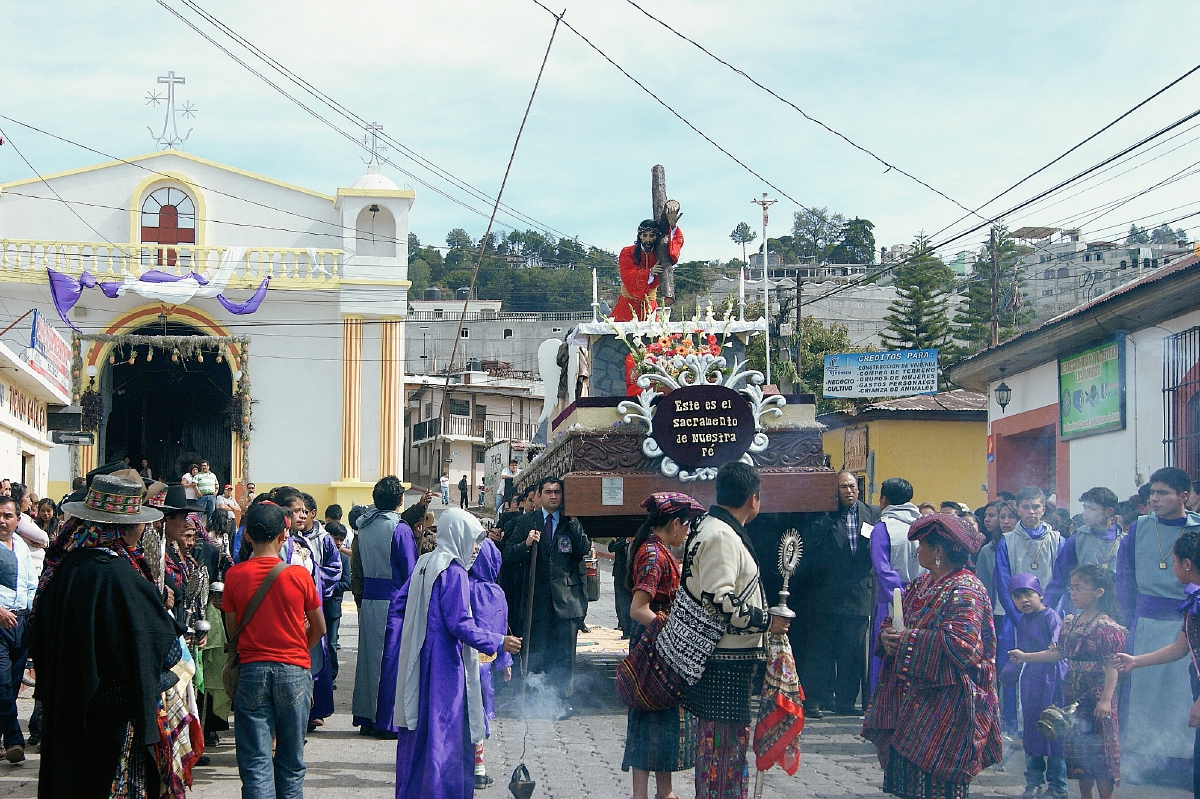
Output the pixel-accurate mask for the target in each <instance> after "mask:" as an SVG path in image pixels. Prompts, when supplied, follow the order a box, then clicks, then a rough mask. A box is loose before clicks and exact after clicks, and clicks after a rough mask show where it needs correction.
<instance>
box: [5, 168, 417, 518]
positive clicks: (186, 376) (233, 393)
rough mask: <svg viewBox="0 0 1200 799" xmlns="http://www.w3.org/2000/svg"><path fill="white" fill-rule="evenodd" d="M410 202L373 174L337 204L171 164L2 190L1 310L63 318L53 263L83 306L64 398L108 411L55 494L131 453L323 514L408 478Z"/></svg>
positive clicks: (52, 488)
mask: <svg viewBox="0 0 1200 799" xmlns="http://www.w3.org/2000/svg"><path fill="white" fill-rule="evenodd" d="M414 197H415V195H414V193H413V192H412V191H411V190H403V189H400V188H398V187H397V186H396V185H395V184H394V183H393V182H392V181H391V180H389V179H388V178H386V177H384V176H383V175H381V174H379V173H378V171H377V170H375V169H372V170H370V171H369V172H368V174H366V175H364V176H362V177H361V178H359V179H358V180H357V181H354V182H352V183H350V184H349V185H347V186H345V187H341V188H337V189H336V190H335V191H334V192H333V193H329V194H327V193H322V192H319V191H313V190H311V189H307V188H303V187H299V186H292V185H289V184H286V183H282V182H280V181H278V180H274V179H272V178H269V177H264V176H262V175H256V174H253V173H250V172H246V171H244V170H241V169H238V168H235V167H232V166H228V165H224V164H218V163H214V162H212V161H208V160H206V159H204V158H200V157H198V156H195V155H191V154H188V153H184V152H179V151H176V150H166V151H161V152H155V153H150V154H148V155H142V156H138V157H135V158H130V159H128V160H122V161H114V162H110V163H105V164H96V165H94V166H89V167H85V168H82V169H75V170H70V171H67V172H62V173H59V174H55V175H48V176H46V177H45V178H44V179H38V178H33V179H26V180H17V181H13V182H9V183H3V184H0V283H2V284H3V289H2V291H3V292H4V297H5V299H6V303H5V309H6V310H7V311H8V313H9V314H10V315H12V316H13V317H15V316H16V315H18V314H20V313H22V312H23V311H24V310H26V309H28V308H37V309H39V310H40V311H42V312H43V313H45V314H47V315H48V316H50V317H51V318H54V316H55V304H54V302H53V299H52V296H51V292H50V289H49V286H48V282H47V275H48V272H47V270H48V269H49V270H54V271H55V272H57V273H61V274H62V275H64V276H65V277H64V278H63V280H65V281H66V283H67V284H68V285H69V286H74V287H75V290H76V291H80V292H82V293H81V294H80V296H79V299H78V302H77V303H76V304H75V305H74V308H73V309H72V310H71V311H70V312H69V316H68V318H69V319H70V322H71V324H72V325H74V326H75V327H76V328H77V330H78V332H76V333H75V335H74V337H73V342H72V344H73V347H74V356H75V361H74V365H73V369H72V380H73V386H72V393H73V394H74V399H80V398H81V395H82V396H83V398H85V399H87V400H89V401H93V402H96V403H98V404H99V407H100V409H101V411H102V418H101V421H100V424H99V427H98V429H96V430H95V433H96V439H97V440H96V444H95V446H93V447H78V448H72V449H74V450H75V452H73V453H70V454H69V453H68V452H66V451H65V450H66V448H65V447H58V448H56V449H55V450H54V453H53V456H52V458H51V463H50V477H49V482H50V485H49V493H50V494H51V495H61V493H63V492H65V489H66V487H67V485H68V482H69V480H70V477H71V476H72V475H73V474H80V473H82V472H86V471H88V470H89V469H91V468H92V467H94V466H95V465H97V464H99V463H104V462H107V461H109V460H114V459H119V458H121V457H125V456H128V457H130V458H131V459H132V460H133V461H134V463H135V465H136V464H137V463H138V462H139V461H140V459H141V458H146V459H148V460H149V461H150V464H151V468H152V469H153V470H154V471H155V474H156V475H162V476H164V477H166V478H169V479H178V476H179V474H180V473H181V471H182V470H183V469H184V468H186V466H187V464H188V462H189V461H192V460H198V459H200V458H205V459H207V460H209V461H210V463H211V464H212V466H213V469H214V471H216V472H217V473H218V476H219V477H220V479H221V480H222V481H230V482H238V481H241V480H246V479H249V480H253V481H255V482H256V483H257V484H258V486H259V487H269V486H271V485H277V484H280V483H290V484H292V485H295V486H297V487H299V488H301V489H303V490H305V491H308V492H309V493H311V494H313V495H314V497H316V498H317V500H318V501H319V502H322V503H323V502H326V501H339V502H341V503H343V504H347V503H349V502H352V501H356V500H357V501H362V500H364V499H366V498H368V497H369V496H370V487H371V485H372V484H373V483H374V482H375V480H377V479H378V478H379V477H380V476H381V475H385V474H399V473H400V471H401V468H402V458H403V451H404V445H403V405H402V403H403V397H402V394H403V378H402V371H403V364H404V350H405V342H404V319H405V316H406V314H407V309H408V296H407V290H408V287H409V285H410V284H409V282H408V280H407V263H408V259H407V236H408V213H409V209H410V207H411V206H412V203H413V201H414ZM85 272H86V273H88V275H90V276H94V277H95V279H96V281H99V282H100V283H109V284H111V285H107V286H98V287H95V288H90V287H87V283H88V280H87V279H86V278H84V274H83V273H85ZM192 272H195V273H197V274H199V275H200V276H201V278H203V280H201V281H196V280H185V281H183V282H179V283H170V284H167V283H161V282H160V283H154V282H150V281H149V279H153V278H155V277H156V276H157V277H158V278H159V279H169V278H178V277H187V276H189V275H190V273H192ZM148 273H149V279H148V278H147V275H148ZM163 273H166V275H167V276H168V277H167V278H164V277H163ZM267 279H269V283H268V286H269V288H267V289H266V290H265V297H264V299H263V301H262V303H261V306H260V307H259V308H258V310H257V311H256V312H254V313H250V314H245V315H237V314H235V313H233V312H232V311H231V310H230V308H231V306H233V307H236V305H237V304H239V303H243V302H246V301H247V300H251V299H252V298H253V296H254V293H255V292H256V291H257V290H259V289H260V287H261V285H262V282H263V281H264V280H267ZM80 280H83V287H82V288H81V287H80V284H79V283H78V282H77V281H80ZM204 281H209V284H208V285H203V283H204ZM121 283H124V284H125V285H124V286H123V287H120V288H119V289H118V287H119V285H120V284H121ZM102 289H105V290H102ZM118 290H119V291H121V292H122V293H120V294H119V296H111V297H110V296H108V293H112V294H114V295H116V294H117V291H118ZM217 290H220V297H214V296H211V295H213V294H216V293H217ZM221 298H223V299H224V300H225V303H222V302H221ZM9 321H11V320H9ZM60 329H62V330H63V331H64V332H65V331H66V326H65V325H63V326H61V327H60Z"/></svg>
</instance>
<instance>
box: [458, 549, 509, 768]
mask: <svg viewBox="0 0 1200 799" xmlns="http://www.w3.org/2000/svg"><path fill="white" fill-rule="evenodd" d="M501 560H502V558H501V555H500V550H499V548H497V547H496V545H495V544H494V543H493V542H492V540H491V539H490V538H484V539H483V543H481V544H480V545H479V554H478V555H476V556H475V563H474V564H472V565H471V571H470V573H469V575H468V576H469V577H470V578H471V613H472V614H474V616H475V623H476V624H477V625H478V626H480V627H482V628H483V629H485V630H487V631H489V632H493V633H500V634H501V635H504V634H505V633H507V632H508V602H507V600H505V598H504V591H503V590H502V589H501V588H500V586H499V584H498V583H497V582H496V579H497V578H498V577H499V576H500V565H501ZM485 661H486V662H485ZM512 664H513V658H512V655H510V654H508V653H507V652H505V651H503V650H501V651H500V652H498V653H497V654H496V656H495V657H494V658H491V657H487V656H481V657H480V662H479V687H480V689H481V690H482V692H483V731H484V737H491V734H492V725H491V720H492V719H494V718H496V686H495V682H494V681H495V678H496V675H497V674H500V675H503V678H504V679H505V680H509V679H511V678H512ZM492 782H493V780H492V778H491V777H489V776H488V775H487V770H486V769H485V768H484V764H483V744H482V743H480V744H477V745H476V747H475V787H476V788H477V789H478V788H486V787H488V786H489V785H491V784H492Z"/></svg>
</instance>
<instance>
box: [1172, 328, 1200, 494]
mask: <svg viewBox="0 0 1200 799" xmlns="http://www.w3.org/2000/svg"><path fill="white" fill-rule="evenodd" d="M1163 418H1164V420H1165V426H1166V429H1165V431H1164V436H1163V447H1164V449H1165V453H1164V454H1165V456H1166V463H1167V465H1169V466H1178V467H1179V468H1180V469H1183V470H1184V471H1186V472H1187V473H1188V474H1190V475H1191V476H1192V479H1195V478H1196V476H1197V475H1198V474H1200V327H1193V328H1192V329H1191V330H1185V331H1183V332H1182V333H1176V334H1175V335H1173V336H1168V337H1166V338H1165V339H1163Z"/></svg>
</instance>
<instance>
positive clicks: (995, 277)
mask: <svg viewBox="0 0 1200 799" xmlns="http://www.w3.org/2000/svg"><path fill="white" fill-rule="evenodd" d="M988 257H989V258H990V259H991V262H992V275H991V283H992V290H991V309H990V310H991V324H990V328H991V329H990V331H989V335H988V346H989V347H994V346H996V345H997V344H999V343H1000V297H999V294H1000V272H999V268H998V266H997V264H996V227H995V226H994V225H993V226H992V235H991V237H990V238H989V239H988Z"/></svg>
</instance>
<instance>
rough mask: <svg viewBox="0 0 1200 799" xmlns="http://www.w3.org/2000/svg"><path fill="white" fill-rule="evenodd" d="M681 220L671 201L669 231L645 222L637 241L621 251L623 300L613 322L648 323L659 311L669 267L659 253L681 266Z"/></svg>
mask: <svg viewBox="0 0 1200 799" xmlns="http://www.w3.org/2000/svg"><path fill="white" fill-rule="evenodd" d="M679 216H680V212H679V203H677V202H675V201H674V200H671V201H669V202H668V203H667V208H666V213H665V214H664V217H665V220H664V221H665V222H666V229H665V230H664V227H663V226H661V225H659V223H658V222H656V221H654V220H653V219H646V220H643V221H642V223H641V224H640V225H638V232H637V241H636V242H635V243H634V244H631V245H629V246H628V247H626V248H624V249H623V250H621V256H620V258H619V259H618V264H619V266H620V268H621V298H620V299H618V300H617V304H616V305H615V306H614V307H613V313H612V318H613V321H616V322H629V321H632V320H633V319H646V318H647V317H649V316H650V314H652V313H654V311H655V310H656V309H657V308H658V288H659V285H660V284H662V283H663V282H664V281H663V270H664V267H665V264H664V263H662V262H661V261H660V260H659V253H660V252H662V251H663V250H665V251H666V253H667V255H668V258H669V260H670V265H671V266H674V265H675V264H677V263H679V252H680V250H682V249H683V231H682V230H680V229H679V227H678V225H677V223H678V221H679ZM660 244H662V245H665V246H664V247H660V246H659V245H660ZM672 299H673V298H672ZM669 304H670V303H669V302H668V305H669Z"/></svg>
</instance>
